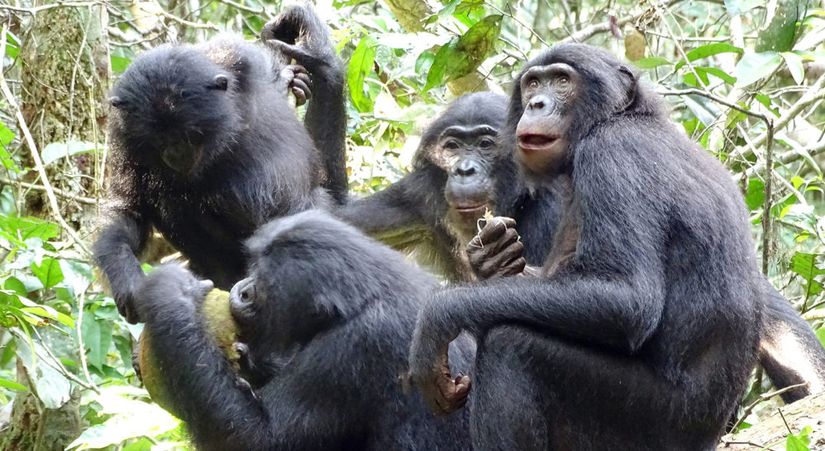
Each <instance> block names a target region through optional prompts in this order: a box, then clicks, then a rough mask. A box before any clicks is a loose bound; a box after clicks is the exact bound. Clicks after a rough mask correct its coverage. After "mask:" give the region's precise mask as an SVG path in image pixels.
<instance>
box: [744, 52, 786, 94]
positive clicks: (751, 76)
mask: <svg viewBox="0 0 825 451" xmlns="http://www.w3.org/2000/svg"><path fill="white" fill-rule="evenodd" d="M781 63H782V58H781V57H780V56H779V54H778V53H776V52H765V53H748V54H747V55H745V56H743V57H742V59H741V60H739V63H738V64H737V65H736V85H737V86H739V87H745V86H750V85H751V84H753V83H755V82H756V81H758V80H761V79H762V78H765V77H767V76H768V75H770V74H772V73H773V72H774V71H775V70H776V68H777V67H779V65H780V64H781Z"/></svg>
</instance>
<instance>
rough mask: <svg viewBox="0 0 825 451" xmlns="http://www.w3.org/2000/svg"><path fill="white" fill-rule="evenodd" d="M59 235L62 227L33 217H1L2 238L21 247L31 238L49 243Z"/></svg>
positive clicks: (0, 229) (0, 230)
mask: <svg viewBox="0 0 825 451" xmlns="http://www.w3.org/2000/svg"><path fill="white" fill-rule="evenodd" d="M59 234H60V227H59V226H58V225H57V224H54V223H52V222H48V221H44V220H42V219H39V218H32V217H24V218H21V217H18V216H3V215H0V236H5V237H7V238H9V239H10V240H12V241H14V242H15V243H19V244H21V245H22V244H23V242H25V241H26V240H28V239H31V238H39V239H41V240H43V241H48V240H49V239H51V238H55V237H57V236H58V235H59Z"/></svg>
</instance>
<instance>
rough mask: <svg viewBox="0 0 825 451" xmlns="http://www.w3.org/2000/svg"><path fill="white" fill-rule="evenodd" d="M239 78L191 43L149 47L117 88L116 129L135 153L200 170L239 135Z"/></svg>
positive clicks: (154, 162) (191, 172)
mask: <svg viewBox="0 0 825 451" xmlns="http://www.w3.org/2000/svg"><path fill="white" fill-rule="evenodd" d="M233 81H234V80H233V75H232V74H231V73H229V72H228V71H226V70H224V69H222V68H221V67H220V66H218V65H216V64H214V63H213V62H212V61H210V60H209V59H208V58H207V57H206V56H205V55H203V54H201V53H199V52H195V51H192V50H191V49H187V48H185V47H184V48H169V47H164V48H159V49H155V50H152V51H149V52H147V53H146V54H145V55H144V56H143V57H142V58H139V59H138V60H137V61H135V63H133V65H132V66H131V67H130V68H129V69H128V70H127V71H126V73H124V75H123V77H122V78H121V79H120V80H119V81H118V83H117V85H116V86H115V88H114V90H113V92H112V94H113V95H112V97H111V98H110V103H111V105H112V106H113V107H114V110H113V116H114V117H113V124H115V125H114V126H113V127H114V130H113V133H114V134H116V135H117V136H118V137H119V139H122V140H123V141H124V144H125V147H126V148H127V149H129V150H130V152H132V153H133V155H130V157H131V158H135V159H137V160H138V161H141V162H143V164H146V165H148V166H150V167H153V168H159V169H166V170H171V171H173V173H174V174H177V175H179V176H190V177H191V176H196V175H198V173H199V172H200V170H201V169H203V168H204V167H205V166H206V165H207V164H208V163H209V160H210V159H212V158H214V157H215V156H216V154H217V153H219V152H221V151H223V150H224V148H225V147H226V146H227V145H228V143H230V142H231V141H232V140H233V139H234V138H233V135H234V133H235V125H234V124H236V123H237V121H238V118H237V114H236V113H235V111H234V110H235V106H234V104H233V103H232V85H233Z"/></svg>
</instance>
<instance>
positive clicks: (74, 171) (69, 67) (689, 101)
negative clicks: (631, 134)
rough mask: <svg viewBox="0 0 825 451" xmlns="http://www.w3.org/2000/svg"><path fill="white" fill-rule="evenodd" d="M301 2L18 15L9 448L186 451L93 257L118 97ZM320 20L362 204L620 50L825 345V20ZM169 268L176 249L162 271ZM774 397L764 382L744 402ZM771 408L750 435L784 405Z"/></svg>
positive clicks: (5, 173) (796, 9)
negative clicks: (194, 48) (130, 84)
mask: <svg viewBox="0 0 825 451" xmlns="http://www.w3.org/2000/svg"><path fill="white" fill-rule="evenodd" d="M281 6H282V5H281V4H280V2H261V1H257V0H159V1H156V0H152V1H135V2H131V3H130V2H127V1H120V0H113V1H108V2H102V1H98V0H90V1H61V2H53V1H52V2H50V1H49V0H12V1H11V2H9V0H5V1H4V2H3V3H0V27H2V28H1V29H0V52H2V78H1V79H0V88H2V97H0V164H2V168H0V258H2V263H0V449H21V450H22V449H26V450H28V449H63V448H64V447H67V446H68V447H69V448H70V449H88V448H108V449H127V450H143V449H150V448H151V449H179V448H181V447H185V446H186V445H185V443H186V437H185V432H184V431H183V429H182V428H181V426H180V424H179V422H178V421H177V420H176V419H175V418H173V417H172V416H170V415H169V414H167V413H165V411H163V410H161V409H160V408H159V407H157V406H156V405H154V404H152V403H151V401H150V400H149V399H148V396H147V395H146V392H145V391H144V390H143V389H142V388H141V387H140V384H139V383H138V382H137V380H136V378H135V373H134V371H133V369H132V365H131V342H132V340H133V339H134V338H135V337H136V336H137V335H136V334H138V333H139V331H140V329H139V326H130V325H128V324H126V323H125V322H124V321H123V320H122V319H121V318H120V317H119V316H118V314H117V310H116V308H115V305H114V302H113V301H112V299H111V298H110V297H108V296H107V295H106V294H105V292H104V289H103V287H102V286H101V284H100V283H99V282H98V280H97V275H96V273H95V271H94V269H93V267H92V265H91V264H90V260H89V253H88V244H89V243H90V242H91V241H92V239H93V237H94V235H95V232H96V218H97V216H98V213H99V210H100V208H101V207H100V206H101V203H100V200H101V198H102V196H104V191H103V189H102V187H103V167H104V165H105V160H106V136H105V116H106V108H105V105H106V102H105V99H106V93H107V91H108V89H109V87H110V86H111V84H112V82H113V81H114V80H115V79H116V78H117V76H118V75H119V74H120V73H122V72H123V71H124V70H125V69H126V68H127V67H128V65H129V64H130V62H131V61H132V59H133V58H134V57H135V56H136V55H137V54H139V53H140V52H141V51H142V50H144V49H148V48H151V47H153V46H156V45H158V44H160V43H164V42H175V41H177V42H197V41H201V40H204V39H207V38H209V37H211V36H213V35H215V34H216V33H219V32H231V33H242V34H243V35H244V36H245V37H246V38H248V39H250V40H253V39H256V36H257V33H258V32H259V30H260V29H261V27H262V25H263V24H264V23H265V22H266V21H268V20H270V19H271V18H273V17H274V16H275V15H277V13H278V11H279V10H280V8H281ZM316 8H317V10H318V12H319V14H320V15H321V16H322V17H323V18H324V19H325V20H326V21H327V23H328V24H329V25H330V27H331V28H332V30H333V40H334V41H335V42H337V44H338V51H339V54H340V56H341V58H342V59H343V60H344V61H345V62H347V64H348V68H347V72H346V77H347V89H348V92H349V102H348V115H349V124H348V145H349V155H348V166H349V171H350V183H351V188H352V190H353V191H355V192H359V193H369V192H373V191H376V190H380V189H382V188H383V187H385V186H386V185H388V184H389V183H392V182H393V181H394V180H397V179H398V178H399V177H400V176H402V175H403V174H404V172H405V171H406V170H407V168H408V165H409V163H410V159H411V157H412V153H413V152H414V150H415V148H416V146H417V143H418V135H419V133H420V131H421V130H422V128H423V126H424V125H426V123H427V121H428V120H430V119H431V118H433V117H434V116H435V115H436V114H437V113H438V111H440V110H441V109H442V108H443V107H444V105H445V104H446V103H448V102H449V101H450V100H451V99H453V98H455V97H456V96H457V95H460V94H462V93H466V92H470V91H476V90H494V91H500V92H508V90H509V83H510V81H511V80H512V79H513V78H514V75H515V74H516V73H517V71H518V70H519V68H520V67H521V65H522V64H523V63H524V62H525V60H527V59H528V58H529V57H531V56H533V55H535V54H536V53H537V52H539V51H541V50H542V49H544V48H546V47H547V46H549V45H552V44H554V43H558V42H564V41H580V42H588V43H591V44H595V45H598V46H602V47H605V48H607V49H609V50H611V51H612V52H614V53H616V54H617V55H620V56H623V57H624V58H626V59H627V60H629V61H630V62H632V63H633V64H634V65H635V66H636V67H638V68H639V71H640V72H641V73H642V74H643V78H645V79H646V80H647V82H648V83H650V84H651V85H653V86H654V87H655V89H656V90H657V91H659V92H660V93H662V94H664V95H666V96H667V99H668V101H669V102H670V104H671V106H672V117H673V119H674V120H675V121H676V122H677V123H679V124H681V126H682V127H684V130H685V132H686V133H687V134H688V135H689V136H690V137H691V138H692V139H694V140H695V141H696V142H698V143H700V145H701V146H702V147H704V148H705V149H706V150H707V151H708V152H711V153H712V154H714V155H716V156H717V157H718V158H719V159H720V160H721V161H722V162H723V163H724V164H725V165H727V167H728V168H729V169H730V170H731V173H732V177H734V178H735V180H737V181H738V183H739V185H740V186H741V189H742V192H743V194H744V195H745V198H746V200H747V204H748V207H749V208H750V210H751V219H752V223H753V233H754V237H755V238H756V243H757V248H756V249H755V251H756V252H758V254H759V255H760V258H761V259H762V264H763V266H762V269H763V271H764V272H766V273H767V274H768V275H769V277H770V279H771V281H772V282H773V283H774V285H775V286H777V287H778V288H779V289H780V290H781V291H782V293H783V294H784V295H785V296H786V297H787V298H788V299H789V300H790V301H791V302H792V303H793V304H794V306H795V307H796V308H797V309H798V310H799V311H800V313H801V314H802V315H803V316H804V317H805V318H806V319H807V320H809V321H810V323H811V325H812V327H813V328H814V329H815V330H817V333H818V335H819V336H820V337H821V339H822V340H825V328H823V327H822V324H823V319H825V294H823V283H825V258H823V255H825V219H823V211H825V198H824V197H823V188H824V187H825V186H824V185H823V173H822V168H823V164H822V163H823V160H825V132H824V131H823V130H824V129H825V127H823V125H825V108H823V107H822V104H823V101H825V75H823V74H825V44H824V43H825V2H821V1H803V0H783V1H778V0H724V1H722V0H707V1H695V0H669V1H662V2H659V1H637V0H611V1H606V2H604V1H592V0H561V1H557V0H553V1H550V0H514V1H500V0H488V1H484V0H453V1H441V2H439V1H429V0H411V1H402V0H385V1H380V2H379V1H373V0H348V1H346V0H332V1H329V0H327V1H324V0H320V1H318V2H317V5H316ZM299 114H302V112H301V111H300V110H299ZM166 252H168V250H167V249H164V248H163V247H162V246H159V247H158V249H156V250H154V252H153V253H152V254H153V255H149V256H148V257H147V258H148V261H150V262H152V261H157V258H158V257H159V256H162V255H164V254H165V253H166ZM771 390H772V388H771V387H770V385H769V383H768V382H767V381H766V380H764V378H763V377H762V375H761V372H760V371H758V370H757V371H755V372H754V377H753V384H752V386H751V389H750V392H749V393H748V394H747V395H746V397H745V399H744V400H743V406H744V405H750V404H751V403H752V401H753V400H757V399H760V397H759V395H760V394H764V393H768V392H770V391H771ZM765 398H769V399H768V400H766V401H765V402H763V403H761V405H760V406H756V408H752V409H747V411H746V413H748V414H749V416H748V418H747V421H745V422H744V423H743V424H742V426H741V427H747V426H748V425H749V424H752V423H755V422H758V421H759V413H760V412H762V411H765V410H766V409H768V408H769V407H768V406H770V405H772V404H775V403H779V402H781V401H779V400H778V399H777V398H776V397H765ZM651 427H653V426H651ZM792 438H793V440H795V441H794V442H793V445H794V446H797V445H799V446H803V448H793V449H807V446H806V445H805V440H804V437H801V438H794V437H792ZM791 445H792V443H791V441H790V439H789V443H788V446H789V447H790V446H791ZM789 449H790V448H789Z"/></svg>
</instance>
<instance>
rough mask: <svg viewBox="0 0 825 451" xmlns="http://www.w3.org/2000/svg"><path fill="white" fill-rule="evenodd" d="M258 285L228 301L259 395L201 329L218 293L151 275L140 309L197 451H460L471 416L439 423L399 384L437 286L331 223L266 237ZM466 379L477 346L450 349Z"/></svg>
mask: <svg viewBox="0 0 825 451" xmlns="http://www.w3.org/2000/svg"><path fill="white" fill-rule="evenodd" d="M249 250H250V252H251V254H252V255H251V263H252V264H251V276H250V277H249V278H248V279H245V280H243V281H241V282H238V284H237V285H235V287H234V288H232V292H231V301H230V302H231V304H230V305H231V311H232V315H233V316H234V318H235V320H236V322H237V323H238V327H239V333H240V338H241V340H242V341H243V342H244V343H245V348H242V349H244V356H243V358H242V361H244V360H245V361H246V362H247V363H246V364H245V365H242V366H245V367H246V368H247V369H248V368H252V371H253V372H254V374H252V375H247V374H246V373H245V372H244V370H242V371H241V376H243V377H247V376H249V378H250V380H252V381H254V382H253V384H252V387H251V388H252V389H251V390H250V386H249V385H245V384H239V383H238V377H237V375H236V374H235V373H233V371H232V369H231V368H230V366H229V363H228V362H227V360H226V359H225V358H224V356H223V354H222V352H221V350H220V349H219V348H218V346H217V345H216V344H215V343H214V342H213V341H212V340H210V339H209V338H208V336H207V332H206V331H205V329H204V327H203V326H202V325H201V324H202V323H201V322H200V321H198V320H197V318H196V317H195V315H197V308H196V304H197V303H199V302H201V299H202V298H203V296H204V294H205V292H206V290H208V289H209V288H210V286H209V285H208V284H204V283H203V282H198V281H197V280H196V279H195V278H194V277H193V276H192V275H191V274H189V273H188V272H187V271H185V270H184V269H182V268H180V267H179V266H162V267H160V268H158V269H156V270H155V271H154V272H152V273H151V274H150V275H149V276H148V277H147V278H146V281H145V285H144V288H143V289H141V290H139V291H138V294H137V295H136V300H135V304H136V308H137V310H138V314H139V315H140V317H141V318H145V320H146V323H147V327H149V328H151V330H152V331H153V335H152V341H151V345H152V346H153V349H152V351H153V355H154V356H155V358H156V359H157V360H158V362H159V367H161V368H164V369H165V372H164V375H165V377H166V380H167V382H166V383H167V384H168V385H169V386H171V387H175V388H176V390H174V391H172V392H171V393H170V396H171V399H170V402H171V403H173V404H174V405H175V411H176V412H180V414H181V418H182V419H183V420H184V421H185V422H186V423H187V425H188V427H189V430H190V432H191V434H192V437H193V440H194V442H195V443H196V445H197V446H198V448H199V449H215V450H230V449H232V450H234V449H238V450H276V449H277V450H282V449H283V450H285V449H307V450H322V449H323V450H335V449H340V450H412V449H421V450H435V449H441V450H463V449H469V448H470V446H469V436H468V415H466V414H465V415H455V416H451V417H450V418H437V417H434V416H433V415H432V414H431V413H430V412H429V411H428V410H427V408H426V405H425V404H424V402H423V400H422V399H421V397H420V396H418V395H417V393H409V394H404V393H402V388H401V384H400V383H399V376H400V375H402V374H403V372H404V369H405V367H406V361H407V352H408V350H409V345H410V339H411V337H412V332H413V328H414V325H415V318H416V314H417V312H418V310H419V306H420V302H421V299H422V296H423V295H424V293H425V292H426V291H428V290H430V289H432V288H433V287H434V286H436V282H435V280H434V279H433V278H432V277H430V276H428V275H427V274H425V273H424V272H422V271H420V270H418V269H417V268H415V267H412V266H411V265H409V264H407V263H406V262H405V261H404V258H403V257H402V256H401V255H399V254H398V253H396V252H394V251H392V250H391V249H389V248H387V247H385V246H383V245H381V244H379V243H376V242H375V241H373V240H372V239H369V238H367V237H365V236H363V235H362V234H361V233H359V232H358V231H357V230H355V229H354V228H352V227H351V226H348V225H346V224H344V223H342V222H340V221H338V220H336V219H333V218H331V217H330V216H328V215H327V214H326V213H323V212H321V211H316V210H312V211H307V212H303V213H299V214H297V215H294V216H290V217H287V218H282V219H278V220H275V221H273V222H271V223H269V224H267V225H265V226H263V227H262V228H261V229H260V230H259V231H258V232H257V233H256V234H255V235H254V236H253V237H252V238H251V239H250V240H249ZM452 351H453V352H451V358H452V359H453V360H452V361H453V363H458V364H459V368H460V369H462V370H464V371H466V370H467V369H468V366H469V365H470V364H471V358H472V348H471V343H470V342H469V341H467V342H462V343H460V346H454V347H453V349H452Z"/></svg>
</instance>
